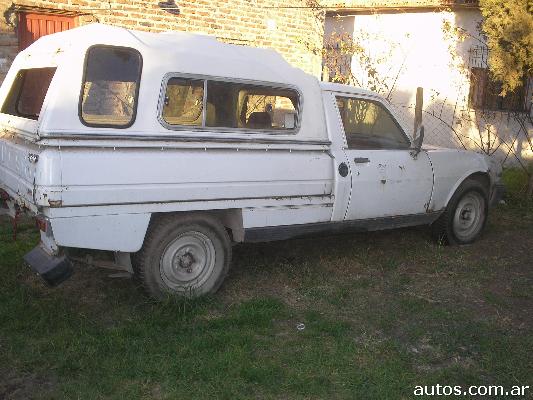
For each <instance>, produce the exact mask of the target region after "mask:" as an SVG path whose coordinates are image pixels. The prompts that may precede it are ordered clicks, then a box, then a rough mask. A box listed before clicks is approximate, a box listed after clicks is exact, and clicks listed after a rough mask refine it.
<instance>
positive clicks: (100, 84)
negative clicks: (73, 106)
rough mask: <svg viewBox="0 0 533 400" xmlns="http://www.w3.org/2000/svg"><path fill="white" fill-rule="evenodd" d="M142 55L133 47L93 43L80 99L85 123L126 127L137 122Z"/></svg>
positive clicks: (88, 56)
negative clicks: (94, 44)
mask: <svg viewBox="0 0 533 400" xmlns="http://www.w3.org/2000/svg"><path fill="white" fill-rule="evenodd" d="M141 69H142V57H141V54H140V53H139V52H138V51H137V50H134V49H130V48H125V47H113V46H93V47H91V48H90V49H89V50H88V52H87V56H86V61H85V72H84V77H83V84H82V90H81V98H80V118H81V121H82V122H83V124H84V125H87V126H94V127H112V128H127V127H129V126H131V125H132V124H133V122H134V121H135V116H136V112H137V98H138V94H139V84H140V79H141Z"/></svg>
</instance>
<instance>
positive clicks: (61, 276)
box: [24, 246, 73, 286]
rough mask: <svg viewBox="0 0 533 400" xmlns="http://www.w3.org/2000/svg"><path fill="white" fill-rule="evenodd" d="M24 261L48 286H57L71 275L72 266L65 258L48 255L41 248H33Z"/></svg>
mask: <svg viewBox="0 0 533 400" xmlns="http://www.w3.org/2000/svg"><path fill="white" fill-rule="evenodd" d="M24 261H26V263H28V265H29V266H30V268H31V269H32V270H33V271H34V272H35V273H37V275H39V276H40V277H41V278H43V280H44V281H45V282H46V283H47V284H48V285H49V286H57V285H59V284H60V283H61V282H64V281H66V280H67V279H68V278H70V276H71V275H72V272H73V269H72V264H71V263H70V261H69V259H68V258H67V257H66V256H61V257H59V256H53V255H50V254H48V253H47V252H46V251H45V250H44V249H43V248H42V247H41V246H37V247H35V248H34V249H33V250H31V251H30V252H29V253H27V254H26V255H25V256H24Z"/></svg>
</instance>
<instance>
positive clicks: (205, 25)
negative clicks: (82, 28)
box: [0, 0, 323, 79]
mask: <svg viewBox="0 0 533 400" xmlns="http://www.w3.org/2000/svg"><path fill="white" fill-rule="evenodd" d="M161 3H165V2H164V1H162V2H159V1H158V0H110V1H99V0H54V1H49V0H34V1H25V0H21V1H19V2H17V3H16V4H17V5H19V6H20V5H25V6H37V7H44V8H51V9H60V10H68V11H73V12H78V13H83V14H85V15H83V16H80V17H78V18H79V24H80V25H83V24H85V23H89V22H101V23H105V24H111V25H116V26H122V27H126V28H130V29H137V30H143V31H153V32H158V31H168V30H178V31H187V32H194V33H202V34H207V35H212V36H216V37H217V38H219V39H220V40H222V41H225V42H231V43H236V44H245V45H250V46H257V47H269V48H273V49H275V50H277V51H278V52H280V53H281V54H282V55H283V56H284V57H285V59H286V60H287V61H289V62H290V63H291V64H292V65H294V66H297V67H300V68H302V69H304V70H305V71H306V72H309V73H311V74H314V75H315V76H317V77H319V76H320V72H321V57H320V56H319V55H314V54H312V52H311V51H310V50H309V48H310V47H316V46H320V45H321V44H322V35H323V32H322V26H323V22H322V21H323V19H322V16H321V13H320V12H318V11H315V10H314V9H313V8H306V5H307V1H306V0H297V1H291V0H281V1H275V0H265V1H258V0H234V1H232V2H227V1H222V0H184V1H181V0H180V1H176V3H175V4H177V7H178V10H179V11H178V10H177V11H178V15H175V14H172V13H170V12H169V11H166V10H163V9H162V8H161V6H160V5H159V4H161ZM302 6H303V7H304V8H298V7H302ZM295 7H297V8H295ZM12 8H13V7H12V2H11V1H5V0H0V10H1V11H2V14H3V18H0V19H1V21H0V78H1V79H3V77H4V75H5V72H6V68H8V67H9V65H10V63H11V61H12V59H13V57H14V54H16V49H17V44H18V41H17V39H16V35H15V33H14V32H15V24H16V16H15V15H14V13H13V12H11V11H10V10H12Z"/></svg>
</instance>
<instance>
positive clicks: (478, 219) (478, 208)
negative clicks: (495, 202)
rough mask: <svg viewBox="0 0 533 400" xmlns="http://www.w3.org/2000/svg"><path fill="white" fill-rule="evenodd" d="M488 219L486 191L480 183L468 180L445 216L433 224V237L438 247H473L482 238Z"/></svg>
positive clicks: (455, 196) (457, 193)
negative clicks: (471, 244)
mask: <svg viewBox="0 0 533 400" xmlns="http://www.w3.org/2000/svg"><path fill="white" fill-rule="evenodd" d="M487 216H488V194H487V189H486V188H485V186H484V185H483V184H481V183H480V182H479V181H477V180H473V179H467V180H466V181H464V182H463V183H462V184H461V186H459V188H458V189H457V191H456V192H455V193H454V195H453V196H452V198H451V200H450V202H449V203H448V206H447V207H446V210H445V211H444V213H443V214H442V215H441V216H440V217H439V219H438V220H437V221H435V222H434V223H433V225H432V233H433V236H434V237H435V239H436V240H437V241H438V242H439V243H445V244H451V245H454V244H469V243H472V242H474V241H475V240H476V239H477V238H478V237H479V236H480V235H481V233H482V231H483V228H484V227H485V223H486V221H487Z"/></svg>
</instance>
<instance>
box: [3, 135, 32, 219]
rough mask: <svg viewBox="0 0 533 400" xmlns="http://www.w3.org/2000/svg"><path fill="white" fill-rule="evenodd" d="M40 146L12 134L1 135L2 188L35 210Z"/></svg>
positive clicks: (20, 202) (19, 201)
mask: <svg viewBox="0 0 533 400" xmlns="http://www.w3.org/2000/svg"><path fill="white" fill-rule="evenodd" d="M41 153H42V150H41V149H40V148H39V146H37V145H35V144H34V143H31V142H30V141H27V140H25V139H23V138H21V137H19V136H17V135H14V134H12V133H8V132H3V133H0V188H2V189H4V190H5V191H6V192H7V193H8V194H9V195H10V196H12V197H14V198H15V199H16V200H17V202H18V203H19V204H21V205H24V206H26V207H28V208H30V209H32V210H34V209H35V205H36V203H37V201H36V181H37V180H38V176H37V175H38V169H37V166H38V163H39V158H40V156H41Z"/></svg>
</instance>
